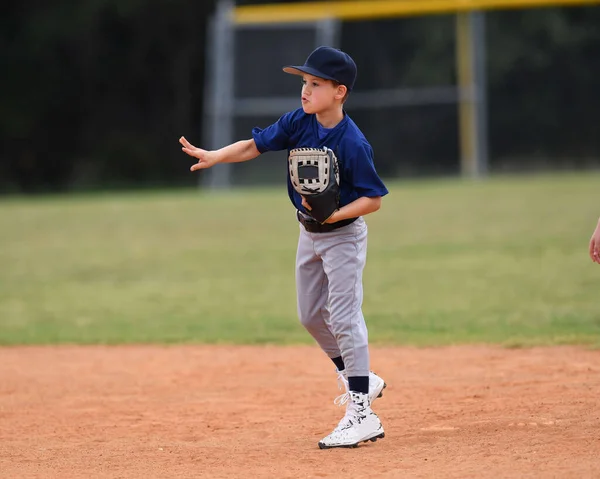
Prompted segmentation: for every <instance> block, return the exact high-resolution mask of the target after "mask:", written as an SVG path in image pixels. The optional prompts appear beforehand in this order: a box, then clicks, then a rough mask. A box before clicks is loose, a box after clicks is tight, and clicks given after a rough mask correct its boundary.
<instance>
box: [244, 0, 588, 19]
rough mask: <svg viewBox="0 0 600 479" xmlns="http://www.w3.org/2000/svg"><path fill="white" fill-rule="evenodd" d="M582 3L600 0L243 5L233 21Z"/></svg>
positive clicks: (369, 16)
mask: <svg viewBox="0 0 600 479" xmlns="http://www.w3.org/2000/svg"><path fill="white" fill-rule="evenodd" d="M583 5H600V0H370V1H369V0H359V1H356V0H355V1H330V2H303V3H300V2H297V3H287V4H264V5H243V6H238V7H236V8H234V9H233V22H234V23H235V24H238V25H244V24H265V23H295V22H313V21H318V20H323V19H327V18H336V19H340V20H346V21H352V20H354V21H356V20H368V19H376V18H391V17H408V16H418V15H432V14H442V13H459V12H468V11H472V10H492V9H522V8H539V7H552V6H583Z"/></svg>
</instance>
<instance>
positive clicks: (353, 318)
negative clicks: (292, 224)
mask: <svg viewBox="0 0 600 479" xmlns="http://www.w3.org/2000/svg"><path fill="white" fill-rule="evenodd" d="M299 226H300V237H299V239H298V251H297V254H296V293H297V299H298V317H299V318H300V322H301V323H302V325H303V326H304V327H305V328H306V329H307V330H308V332H309V333H310V334H311V335H312V337H313V338H315V340H316V341H317V343H318V344H319V346H320V347H321V349H322V350H323V351H324V352H325V354H327V355H328V356H329V357H330V358H335V357H339V356H341V357H342V359H343V361H344V365H345V367H346V372H347V374H348V376H368V375H369V344H368V333H367V326H366V324H365V319H364V316H363V314H362V301H363V286H362V275H363V269H364V267H365V262H366V259H367V224H366V222H365V220H364V219H363V218H362V217H361V218H358V219H357V220H356V221H354V223H351V224H349V225H347V226H343V227H341V228H339V229H337V230H334V231H331V232H328V233H309V232H307V231H306V229H305V228H304V226H302V224H300V225H299Z"/></svg>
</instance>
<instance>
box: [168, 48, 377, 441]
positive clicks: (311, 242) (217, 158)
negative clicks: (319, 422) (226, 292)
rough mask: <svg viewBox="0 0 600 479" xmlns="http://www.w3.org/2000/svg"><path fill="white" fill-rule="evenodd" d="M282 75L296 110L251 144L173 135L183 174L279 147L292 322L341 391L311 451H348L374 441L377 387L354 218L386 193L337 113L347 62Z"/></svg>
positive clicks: (360, 222) (323, 53)
mask: <svg viewBox="0 0 600 479" xmlns="http://www.w3.org/2000/svg"><path fill="white" fill-rule="evenodd" d="M283 70H284V71H285V72H287V73H290V74H294V75H299V76H301V77H302V97H301V101H302V107H301V108H299V109H297V110H294V111H292V112H289V113H286V114H284V115H283V116H282V117H281V118H279V120H278V121H277V122H275V123H274V124H272V125H270V126H269V127H267V128H265V129H260V128H254V129H253V130H252V138H251V139H248V140H244V141H239V142H236V143H233V144H231V145H229V146H226V147H224V148H221V149H219V150H215V151H207V150H203V149H200V148H196V147H195V146H193V145H191V144H190V143H189V142H188V141H187V140H186V139H185V138H183V137H182V138H181V139H180V140H179V141H180V143H181V144H182V145H183V148H182V150H183V151H184V152H185V153H187V154H188V155H190V156H193V157H195V158H197V160H198V162H197V163H196V164H195V165H193V166H192V167H191V171H196V170H200V169H203V168H210V167H211V166H213V165H215V164H217V163H233V162H241V161H247V160H251V159H253V158H256V157H257V156H259V155H260V154H261V153H264V152H266V151H273V150H286V149H287V150H288V182H287V183H288V194H289V197H290V200H291V202H292V204H293V205H294V208H295V209H296V216H297V219H298V222H299V228H300V235H299V240H298V250H297V255H296V290H297V300H298V315H299V318H300V321H301V323H302V324H303V325H304V327H305V328H306V329H307V330H308V332H309V333H310V334H311V335H312V336H313V337H314V339H315V340H316V341H317V343H318V344H319V346H320V347H321V349H322V350H323V351H324V352H325V354H327V356H328V357H329V358H331V360H332V361H333V363H334V364H335V365H336V369H337V372H338V379H340V380H341V381H342V383H343V384H344V385H345V388H346V393H345V394H342V395H341V396H339V397H338V398H336V400H335V403H336V404H340V405H343V404H345V405H346V413H345V415H344V417H343V418H342V420H341V421H340V422H339V424H338V425H337V427H336V428H335V429H334V430H333V432H331V434H329V435H328V436H326V437H325V438H323V439H322V440H321V441H320V442H319V447H320V448H321V449H326V448H333V447H355V446H357V445H358V444H359V443H360V442H363V441H368V440H371V441H376V440H377V439H378V438H383V437H384V432H383V426H382V425H381V422H380V420H379V418H378V417H377V415H376V414H375V413H374V412H373V410H372V409H371V403H372V402H373V400H374V399H375V398H377V397H379V396H381V394H382V390H383V388H384V387H385V383H384V381H383V380H382V379H381V378H380V377H378V376H377V375H376V374H374V373H373V372H371V371H370V365H369V348H368V335H367V327H366V324H365V320H364V317H363V314H362V310H361V309H362V300H363V286H362V273H363V269H364V267H365V261H366V254H367V225H366V223H365V221H364V219H363V217H364V216H365V215H367V214H369V213H373V212H374V211H377V210H378V209H379V208H380V206H381V198H382V197H383V196H384V195H386V194H387V193H388V190H387V189H386V187H385V185H384V184H383V182H382V181H381V179H380V178H379V176H378V174H377V172H376V170H375V166H374V164H373V151H372V149H371V146H370V144H369V142H368V141H367V140H366V139H365V137H364V135H363V134H362V132H361V131H360V130H359V128H358V127H357V126H356V124H355V123H354V122H353V121H352V120H351V119H350V117H349V116H348V115H347V114H346V112H345V111H344V108H343V105H344V102H345V101H346V99H347V97H348V94H349V93H350V91H351V90H352V88H353V86H354V82H355V79H356V64H355V63H354V61H353V60H352V58H351V57H350V56H349V55H348V54H346V53H344V52H342V51H340V50H337V49H334V48H331V47H319V48H317V49H316V50H314V51H313V52H312V53H311V54H310V55H309V56H308V58H307V59H306V62H305V63H304V65H300V66H288V67H285V68H284V69H283Z"/></svg>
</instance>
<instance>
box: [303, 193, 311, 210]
mask: <svg viewBox="0 0 600 479" xmlns="http://www.w3.org/2000/svg"><path fill="white" fill-rule="evenodd" d="M302 206H304V207H305V208H306V209H307V210H308V211H310V210H312V208H311V207H310V205H309V204H308V201H306V198H305V197H304V196H303V197H302Z"/></svg>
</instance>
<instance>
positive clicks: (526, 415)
mask: <svg viewBox="0 0 600 479" xmlns="http://www.w3.org/2000/svg"><path fill="white" fill-rule="evenodd" d="M0 359H1V360H0V477H3V478H29V477H36V478H37V477H39V478H88V479H89V478H96V477H102V478H159V477H160V478H166V477H170V478H172V477H190V478H191V477H209V478H263V477H264V478H309V477H310V478H313V477H314V478H323V477H344V478H353V477H368V478H374V477H383V478H398V477H435V478H446V477H456V478H458V477H460V478H467V477H473V478H481V477H490V478H491V477H494V478H496V477H504V478H508V477H515V478H516V477H519V478H522V477H577V478H582V477H590V478H591V477H600V351H589V350H585V349H580V348H571V347H568V348H567V347H565V348H540V349H525V350H506V349H501V348H489V347H450V348H439V349H411V348H372V366H373V369H374V370H375V371H376V372H377V373H378V374H380V375H381V376H382V377H384V378H385V379H386V381H387V382H388V384H389V386H388V388H387V389H386V390H385V394H384V397H383V398H381V399H379V400H377V401H376V402H375V404H374V410H375V411H376V412H377V413H378V414H379V416H380V417H381V419H382V422H383V424H384V427H385V431H386V438H385V439H383V440H381V441H377V442H376V443H368V444H362V445H361V446H360V447H359V448H357V449H336V450H326V451H321V450H319V449H318V448H317V442H318V440H319V439H320V438H321V437H322V436H323V435H325V434H327V433H329V432H330V429H332V428H333V427H334V426H335V424H337V421H338V420H339V419H340V418H341V415H342V414H343V412H342V410H340V409H338V408H337V407H336V406H334V405H333V403H332V401H333V398H334V397H335V396H336V395H337V394H338V390H337V385H336V381H335V374H334V372H333V367H332V365H331V364H330V362H329V361H328V360H327V359H326V358H324V357H323V356H322V355H321V353H320V352H319V351H318V350H317V349H316V348H314V347H271V346H269V347H221V346H210V347H206V346H173V347H154V346H140V347H134V346H131V347H129V346H128V347H58V348H55V347H52V348H50V347H49V348H37V347H36V348H3V349H0Z"/></svg>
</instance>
